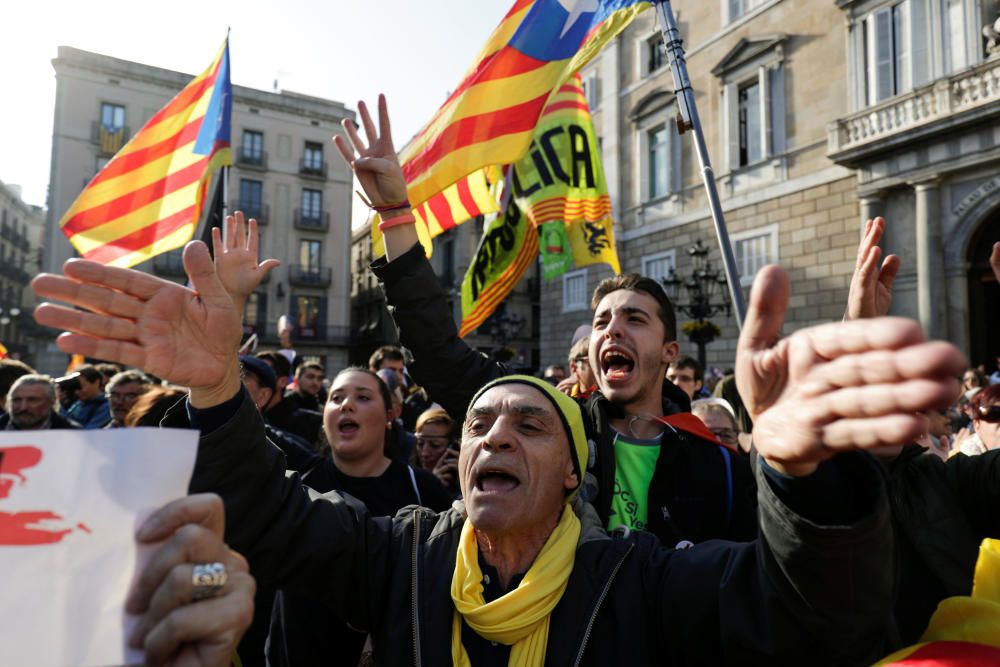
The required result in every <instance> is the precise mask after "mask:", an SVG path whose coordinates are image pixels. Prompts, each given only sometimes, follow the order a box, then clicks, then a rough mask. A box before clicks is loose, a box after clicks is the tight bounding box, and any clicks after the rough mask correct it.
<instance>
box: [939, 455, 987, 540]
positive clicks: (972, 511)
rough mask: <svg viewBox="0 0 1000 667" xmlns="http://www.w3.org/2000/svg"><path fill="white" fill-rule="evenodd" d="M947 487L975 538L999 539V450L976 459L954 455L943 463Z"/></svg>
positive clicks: (975, 457)
mask: <svg viewBox="0 0 1000 667" xmlns="http://www.w3.org/2000/svg"><path fill="white" fill-rule="evenodd" d="M945 468H946V470H947V478H948V485H949V486H950V487H951V488H952V490H953V492H954V493H955V496H956V497H957V498H959V499H960V501H961V503H962V506H963V507H964V508H965V513H966V516H968V517H969V523H970V524H971V525H972V527H973V530H975V531H976V533H977V534H978V535H981V536H983V537H993V538H998V537H1000V512H998V511H997V508H1000V449H994V450H993V451H991V452H986V453H985V454H979V455H978V456H966V455H965V454H956V455H955V456H953V457H951V458H950V459H948V460H947V461H946V462H945Z"/></svg>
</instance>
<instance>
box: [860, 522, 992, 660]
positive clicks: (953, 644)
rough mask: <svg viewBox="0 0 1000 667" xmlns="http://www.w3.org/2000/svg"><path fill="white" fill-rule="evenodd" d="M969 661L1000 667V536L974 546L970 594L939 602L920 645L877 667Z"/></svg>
mask: <svg viewBox="0 0 1000 667" xmlns="http://www.w3.org/2000/svg"><path fill="white" fill-rule="evenodd" d="M973 665H977V666H978V665H1000V540H991V539H985V540H983V541H982V544H980V545H979V558H978V560H977V561H976V572H975V575H974V577H973V582H972V595H971V596H969V597H951V598H948V599H946V600H942V601H941V604H939V605H938V608H937V611H935V612H934V615H933V616H932V617H931V622H930V624H929V625H928V626H927V630H925V631H924V634H923V636H922V637H921V638H920V643H919V644H915V645H913V646H910V647H907V648H904V649H902V650H900V651H897V652H896V653H893V654H892V655H890V656H889V657H887V658H885V659H884V660H882V661H881V662H879V663H878V664H877V665H876V667H972V666H973Z"/></svg>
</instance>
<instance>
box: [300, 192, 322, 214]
mask: <svg viewBox="0 0 1000 667" xmlns="http://www.w3.org/2000/svg"><path fill="white" fill-rule="evenodd" d="M322 215H323V192H322V191H320V190H309V189H305V190H303V191H302V219H303V220H308V221H317V220H319V219H320V218H321V217H322Z"/></svg>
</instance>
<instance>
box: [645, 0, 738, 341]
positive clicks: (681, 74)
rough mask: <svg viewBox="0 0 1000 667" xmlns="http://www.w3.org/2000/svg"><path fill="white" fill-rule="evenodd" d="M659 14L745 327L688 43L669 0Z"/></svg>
mask: <svg viewBox="0 0 1000 667" xmlns="http://www.w3.org/2000/svg"><path fill="white" fill-rule="evenodd" d="M654 2H655V4H656V13H657V15H658V16H659V19H660V30H661V32H662V33H663V44H664V45H665V46H666V51H667V58H668V60H669V61H670V71H671V73H672V74H673V77H674V94H675V95H676V96H677V107H678V109H679V110H680V118H678V119H677V129H678V131H679V132H680V133H684V132H685V131H687V130H691V131H692V133H693V134H694V146H695V151H696V152H697V153H698V163H699V164H700V166H701V179H702V181H703V182H704V184H705V192H706V193H707V195H708V206H709V208H710V209H711V211H712V222H713V223H714V224H715V234H716V236H717V237H718V239H719V250H720V251H721V252H722V264H723V267H724V268H725V271H726V281H727V282H728V285H729V298H730V299H731V300H732V303H733V309H734V310H735V311H736V324H737V326H738V327H740V328H741V329H742V328H743V318H744V316H745V315H746V305H745V304H744V303H743V289H742V287H741V286H740V277H739V273H738V272H737V270H736V256H735V255H734V254H733V247H732V244H731V243H730V241H729V232H728V231H727V230H726V220H725V218H724V217H723V216H722V204H721V202H720V201H719V191H718V190H717V189H716V187H715V172H714V171H713V170H712V162H711V160H710V159H709V156H708V147H707V146H706V145H705V135H704V133H703V132H702V129H701V120H700V119H699V118H698V107H697V106H696V105H695V101H694V91H693V90H692V88H691V79H690V78H689V77H688V72H687V63H686V62H685V60H684V46H683V40H681V35H680V31H679V30H678V29H677V21H676V20H675V19H674V12H673V10H672V9H671V8H670V1H669V0H654Z"/></svg>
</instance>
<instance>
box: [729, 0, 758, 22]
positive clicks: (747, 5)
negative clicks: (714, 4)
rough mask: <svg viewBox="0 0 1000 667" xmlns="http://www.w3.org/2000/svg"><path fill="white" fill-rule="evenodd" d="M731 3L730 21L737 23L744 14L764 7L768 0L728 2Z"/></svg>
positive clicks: (736, 0)
mask: <svg viewBox="0 0 1000 667" xmlns="http://www.w3.org/2000/svg"><path fill="white" fill-rule="evenodd" d="M727 2H728V3H729V20H730V21H735V20H736V19H738V18H739V17H741V16H743V15H744V14H746V13H748V12H750V11H752V10H754V9H756V8H757V7H760V6H761V5H763V4H764V3H765V2H767V0H727Z"/></svg>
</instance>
